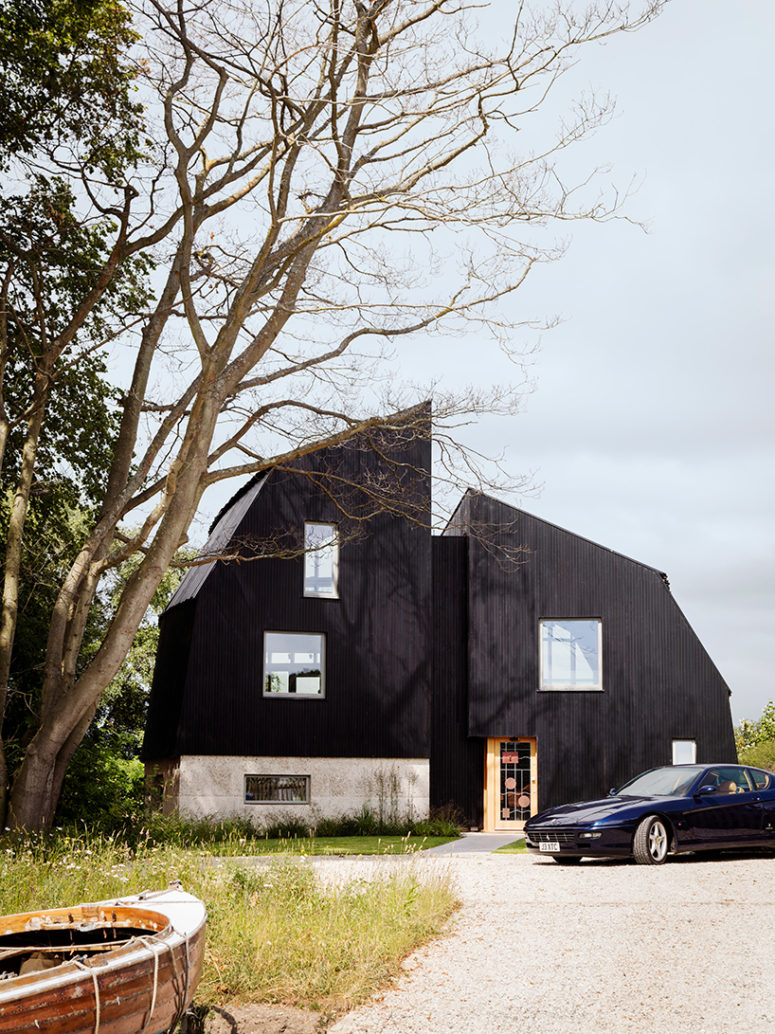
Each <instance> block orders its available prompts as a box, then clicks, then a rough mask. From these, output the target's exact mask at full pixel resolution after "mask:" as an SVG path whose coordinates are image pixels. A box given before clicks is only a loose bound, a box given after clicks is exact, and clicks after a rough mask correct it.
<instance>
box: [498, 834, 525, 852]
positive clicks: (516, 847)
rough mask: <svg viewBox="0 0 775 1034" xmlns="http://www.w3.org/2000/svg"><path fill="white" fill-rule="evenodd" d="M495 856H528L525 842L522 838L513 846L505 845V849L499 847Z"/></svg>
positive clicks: (513, 843)
mask: <svg viewBox="0 0 775 1034" xmlns="http://www.w3.org/2000/svg"><path fill="white" fill-rule="evenodd" d="M493 854H527V848H526V847H525V841H524V839H523V838H520V839H519V840H514V841H513V842H512V843H511V844H504V846H503V847H497V848H496V849H495V850H494V851H493Z"/></svg>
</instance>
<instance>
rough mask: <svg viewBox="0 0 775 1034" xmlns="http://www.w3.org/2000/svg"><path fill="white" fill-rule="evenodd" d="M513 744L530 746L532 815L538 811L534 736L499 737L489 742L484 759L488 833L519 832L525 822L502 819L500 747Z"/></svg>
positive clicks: (485, 812) (536, 746) (485, 810)
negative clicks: (527, 744)
mask: <svg viewBox="0 0 775 1034" xmlns="http://www.w3.org/2000/svg"><path fill="white" fill-rule="evenodd" d="M506 741H510V742H511V743H529V744H530V814H531V815H535V814H536V813H537V811H538V744H537V741H536V739H535V737H532V736H497V737H494V738H491V739H488V740H487V745H486V748H485V757H484V828H485V830H487V831H488V832H496V831H498V830H503V831H504V832H505V831H506V830H512V829H513V830H516V831H519V830H521V829H522V828H523V826H524V825H525V823H524V822H519V821H513V820H510V821H506V820H504V819H502V818H501V817H500V812H499V809H498V799H499V797H500V745H501V743H504V742H506Z"/></svg>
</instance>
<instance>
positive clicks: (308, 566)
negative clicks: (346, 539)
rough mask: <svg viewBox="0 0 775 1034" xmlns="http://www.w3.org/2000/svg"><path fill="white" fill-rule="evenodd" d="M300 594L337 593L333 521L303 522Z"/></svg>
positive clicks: (332, 596)
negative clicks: (302, 567)
mask: <svg viewBox="0 0 775 1034" xmlns="http://www.w3.org/2000/svg"><path fill="white" fill-rule="evenodd" d="M304 595H305V596H322V597H326V598H328V599H337V598H338V596H339V535H338V532H337V528H336V525H335V524H318V523H317V522H312V521H308V522H307V523H306V524H305V525H304Z"/></svg>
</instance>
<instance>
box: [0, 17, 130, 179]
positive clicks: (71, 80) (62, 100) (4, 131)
mask: <svg viewBox="0 0 775 1034" xmlns="http://www.w3.org/2000/svg"><path fill="white" fill-rule="evenodd" d="M136 40H137V34H136V33H135V32H134V31H133V29H132V26H131V16H130V13H129V11H128V10H127V8H126V7H125V6H124V5H123V4H121V3H116V2H114V0H0V169H7V168H8V167H9V165H10V163H11V161H12V159H17V160H18V159H21V158H34V157H39V156H40V152H41V151H42V150H43V151H45V152H47V154H48V155H49V156H51V155H52V154H54V153H56V150H57V149H58V148H60V147H61V148H63V149H64V153H62V154H61V155H60V156H59V158H60V160H61V161H63V162H64V161H66V160H67V156H68V152H69V154H70V157H72V153H73V152H76V153H77V154H78V158H79V160H80V161H83V162H84V163H85V164H86V165H87V166H88V168H89V169H99V170H101V171H102V172H103V173H106V174H108V175H112V176H115V177H117V178H118V179H119V180H121V178H122V173H123V170H124V169H125V168H126V167H127V165H129V164H131V163H133V162H134V161H136V159H137V158H138V157H139V154H140V151H139V148H140V144H141V140H142V135H141V130H142V105H141V104H140V102H139V101H138V100H137V98H135V97H134V96H133V94H132V92H131V91H130V90H129V89H127V86H128V84H130V83H131V81H132V80H133V79H134V72H133V69H132V67H131V65H129V63H128V62H127V60H126V54H127V51H128V50H129V48H130V47H131V46H132V44H133V43H134V42H135V41H136Z"/></svg>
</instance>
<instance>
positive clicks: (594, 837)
mask: <svg viewBox="0 0 775 1034" xmlns="http://www.w3.org/2000/svg"><path fill="white" fill-rule="evenodd" d="M602 835H603V834H602V833H579V840H597V838H598V837H601V836H602Z"/></svg>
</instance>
